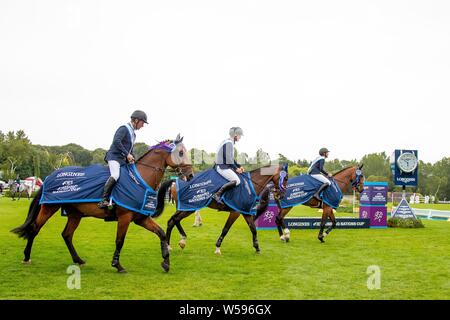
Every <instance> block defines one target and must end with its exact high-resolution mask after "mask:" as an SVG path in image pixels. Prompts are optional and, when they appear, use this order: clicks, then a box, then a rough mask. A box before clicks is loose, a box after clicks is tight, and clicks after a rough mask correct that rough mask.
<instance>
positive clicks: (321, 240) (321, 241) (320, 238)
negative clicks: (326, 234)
mask: <svg viewBox="0 0 450 320" xmlns="http://www.w3.org/2000/svg"><path fill="white" fill-rule="evenodd" d="M317 239H319V240H320V243H325V241H324V240H323V236H322V237H317Z"/></svg>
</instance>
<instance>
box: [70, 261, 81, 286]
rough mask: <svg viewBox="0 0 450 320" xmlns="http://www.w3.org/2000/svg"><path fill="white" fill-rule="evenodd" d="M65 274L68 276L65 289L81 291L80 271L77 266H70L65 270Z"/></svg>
mask: <svg viewBox="0 0 450 320" xmlns="http://www.w3.org/2000/svg"><path fill="white" fill-rule="evenodd" d="M66 273H67V274H70V276H69V277H68V278H67V282H66V284H67V289H69V290H73V289H77V290H80V289H81V269H80V267H79V266H76V265H71V266H69V267H68V268H67V270H66Z"/></svg>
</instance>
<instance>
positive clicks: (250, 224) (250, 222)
mask: <svg viewBox="0 0 450 320" xmlns="http://www.w3.org/2000/svg"><path fill="white" fill-rule="evenodd" d="M242 216H243V217H244V219H245V222H247V225H248V227H249V228H250V231H251V232H252V237H253V248H255V250H256V253H257V254H260V253H261V250H260V249H259V243H258V233H257V231H256V226H255V221H254V220H253V216H251V215H249V214H243V215H242Z"/></svg>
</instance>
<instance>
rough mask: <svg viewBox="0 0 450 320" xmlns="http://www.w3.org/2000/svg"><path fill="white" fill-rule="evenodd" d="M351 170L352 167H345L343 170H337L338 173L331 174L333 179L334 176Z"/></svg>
mask: <svg viewBox="0 0 450 320" xmlns="http://www.w3.org/2000/svg"><path fill="white" fill-rule="evenodd" d="M351 168H353V166H349V167H345V168H344V169H342V170H339V171H338V172H336V173H335V174H333V177H334V176H336V175H338V174H339V173H342V172H344V171H345V170H348V169H351Z"/></svg>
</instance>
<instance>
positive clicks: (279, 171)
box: [252, 163, 289, 200]
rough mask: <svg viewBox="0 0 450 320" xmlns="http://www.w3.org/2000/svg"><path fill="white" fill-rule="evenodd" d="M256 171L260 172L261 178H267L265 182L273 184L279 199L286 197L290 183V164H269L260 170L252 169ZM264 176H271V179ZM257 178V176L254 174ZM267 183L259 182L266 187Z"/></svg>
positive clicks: (274, 192) (274, 191) (276, 196)
mask: <svg viewBox="0 0 450 320" xmlns="http://www.w3.org/2000/svg"><path fill="white" fill-rule="evenodd" d="M252 172H254V173H256V172H259V176H260V179H266V180H265V181H266V183H265V184H270V185H273V187H271V189H272V190H273V194H274V197H275V198H276V199H278V200H280V199H282V198H283V197H284V194H285V193H286V188H287V183H288V179H289V176H288V164H287V163H284V164H280V165H279V166H273V165H271V166H267V167H262V168H260V169H259V170H254V171H252ZM264 176H270V179H269V180H267V178H264ZM253 178H255V179H257V177H256V176H252V180H253ZM265 184H261V183H258V185H259V186H260V187H265Z"/></svg>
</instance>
